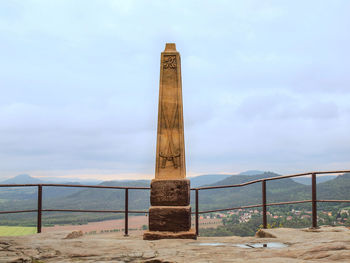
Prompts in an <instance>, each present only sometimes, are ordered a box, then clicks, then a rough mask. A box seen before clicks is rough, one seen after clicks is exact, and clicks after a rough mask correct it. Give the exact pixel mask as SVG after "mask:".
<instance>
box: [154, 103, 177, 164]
mask: <svg viewBox="0 0 350 263" xmlns="http://www.w3.org/2000/svg"><path fill="white" fill-rule="evenodd" d="M174 108H175V109H174V110H173V115H172V116H171V119H170V120H169V119H168V118H167V115H166V114H165V112H167V110H166V107H165V105H164V104H163V105H162V116H163V118H164V124H165V130H166V132H167V137H168V141H169V144H168V148H167V152H166V153H164V152H160V153H159V157H161V158H162V163H161V167H162V168H165V166H166V163H167V162H168V161H169V162H172V163H173V166H174V168H175V169H176V168H178V167H179V163H178V158H179V157H180V151H179V150H175V145H174V142H173V133H172V130H173V128H174V126H175V120H176V115H177V111H178V106H177V103H176V104H175V105H174Z"/></svg>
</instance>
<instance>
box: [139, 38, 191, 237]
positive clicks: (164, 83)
mask: <svg viewBox="0 0 350 263" xmlns="http://www.w3.org/2000/svg"><path fill="white" fill-rule="evenodd" d="M143 238H144V239H150V240H154V239H162V238H191V239H196V233H195V231H193V230H191V207H190V181H189V180H187V179H186V165H185V143H184V124H183V110H182V83H181V61H180V54H179V52H177V51H176V46H175V44H174V43H167V44H166V46H165V50H164V52H162V54H161V61H160V81H159V105H158V129H157V152H156V173H155V179H154V180H152V183H151V207H150V209H149V231H146V232H145V233H144V236H143Z"/></svg>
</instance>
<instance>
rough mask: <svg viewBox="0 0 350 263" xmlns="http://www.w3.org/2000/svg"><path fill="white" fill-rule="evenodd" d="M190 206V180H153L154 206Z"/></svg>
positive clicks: (152, 197) (152, 200)
mask: <svg viewBox="0 0 350 263" xmlns="http://www.w3.org/2000/svg"><path fill="white" fill-rule="evenodd" d="M189 204H190V180H188V179H178V180H152V182H151V205H152V206H187V205H189Z"/></svg>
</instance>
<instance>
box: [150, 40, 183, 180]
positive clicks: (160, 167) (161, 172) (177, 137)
mask: <svg viewBox="0 0 350 263" xmlns="http://www.w3.org/2000/svg"><path fill="white" fill-rule="evenodd" d="M160 62H161V64H160V65H161V67H160V80H159V105H158V129H157V152H156V174H155V178H156V179H160V180H162V179H184V178H186V167H185V142H184V124H183V110H182V80H181V61H180V54H179V52H177V51H176V46H175V44H174V43H167V44H166V46H165V50H164V52H162V54H161V61H160Z"/></svg>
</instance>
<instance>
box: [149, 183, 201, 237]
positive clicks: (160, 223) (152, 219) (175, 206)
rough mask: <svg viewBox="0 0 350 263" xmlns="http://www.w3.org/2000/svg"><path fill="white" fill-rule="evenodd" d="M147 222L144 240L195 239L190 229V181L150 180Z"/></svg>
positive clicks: (194, 234)
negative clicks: (149, 205)
mask: <svg viewBox="0 0 350 263" xmlns="http://www.w3.org/2000/svg"><path fill="white" fill-rule="evenodd" d="M148 220H149V223H148V228H149V231H146V232H145V233H144V236H143V238H144V239H147V240H155V239H164V238H182V239H196V238H197V236H196V233H195V231H194V230H193V229H191V207H190V181H189V180H187V179H178V180H152V182H151V207H150V209H149V217H148Z"/></svg>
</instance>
